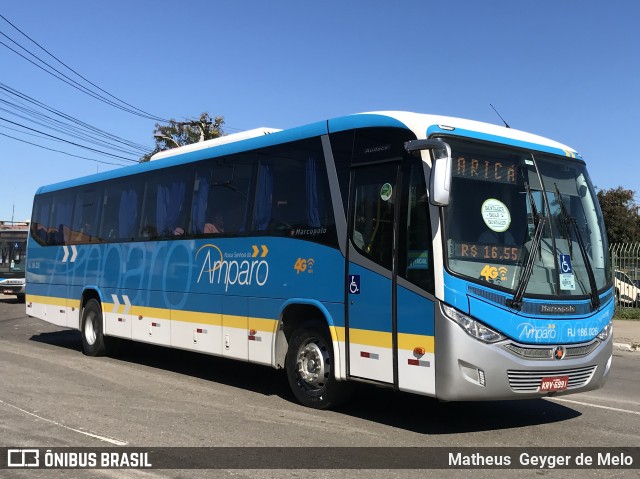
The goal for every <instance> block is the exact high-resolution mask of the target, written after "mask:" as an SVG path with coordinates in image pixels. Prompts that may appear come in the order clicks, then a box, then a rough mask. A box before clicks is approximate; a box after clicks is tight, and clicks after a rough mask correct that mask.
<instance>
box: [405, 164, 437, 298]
mask: <svg viewBox="0 0 640 479" xmlns="http://www.w3.org/2000/svg"><path fill="white" fill-rule="evenodd" d="M405 178H407V182H408V189H409V191H408V196H407V199H406V201H407V207H406V208H402V211H403V213H402V214H403V216H404V219H403V221H404V224H405V225H406V230H405V231H404V235H403V236H404V237H403V238H402V239H401V243H404V245H405V247H404V248H400V251H401V252H402V254H401V256H400V259H399V268H398V269H399V271H398V274H399V275H400V276H401V277H403V278H405V279H406V280H408V281H410V282H411V283H413V284H415V285H416V286H418V287H420V288H422V289H423V290H425V291H428V292H430V293H434V292H435V285H434V275H433V241H432V238H431V221H430V217H429V199H428V196H427V188H426V184H425V179H424V170H423V166H422V164H421V163H419V162H414V163H413V164H412V165H411V166H410V167H409V168H408V172H407V174H406V176H405Z"/></svg>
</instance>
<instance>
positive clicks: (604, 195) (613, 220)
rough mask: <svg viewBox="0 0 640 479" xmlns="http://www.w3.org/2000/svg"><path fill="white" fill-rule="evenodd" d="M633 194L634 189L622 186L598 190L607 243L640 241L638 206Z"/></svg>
mask: <svg viewBox="0 0 640 479" xmlns="http://www.w3.org/2000/svg"><path fill="white" fill-rule="evenodd" d="M634 196H635V191H633V190H625V189H624V188H623V187H622V186H618V187H617V188H611V189H609V190H600V191H598V201H599V202H600V207H601V208H602V215H603V216H604V224H605V227H606V229H607V238H608V240H609V244H612V243H631V242H637V241H640V216H638V208H639V206H638V205H637V204H636V202H635V201H634V199H633V198H634Z"/></svg>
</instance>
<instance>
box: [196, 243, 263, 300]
mask: <svg viewBox="0 0 640 479" xmlns="http://www.w3.org/2000/svg"><path fill="white" fill-rule="evenodd" d="M268 254H269V249H268V248H267V247H266V245H261V247H258V246H256V245H253V246H252V249H251V251H235V252H232V253H227V252H223V251H222V250H221V249H220V248H218V247H217V246H216V245H214V244H206V245H204V246H202V247H201V248H200V249H199V250H198V251H196V264H199V265H200V272H199V274H198V279H197V282H198V283H200V282H201V281H205V282H208V283H209V284H224V290H225V292H227V291H228V290H229V286H234V285H238V286H252V285H258V286H264V285H265V284H266V283H267V280H268V279H269V262H268V261H267V260H266V259H265V258H266V256H267V255H268Z"/></svg>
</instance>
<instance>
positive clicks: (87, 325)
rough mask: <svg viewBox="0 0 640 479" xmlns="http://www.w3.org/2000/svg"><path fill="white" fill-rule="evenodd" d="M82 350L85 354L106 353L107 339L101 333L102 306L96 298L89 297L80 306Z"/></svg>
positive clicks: (100, 354) (96, 354) (101, 354)
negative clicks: (85, 302) (82, 305)
mask: <svg viewBox="0 0 640 479" xmlns="http://www.w3.org/2000/svg"><path fill="white" fill-rule="evenodd" d="M80 333H81V334H80V336H81V337H82V352H83V353H84V354H86V355H87V356H104V355H105V354H107V344H108V339H109V338H105V337H104V334H103V333H102V307H101V306H100V303H99V302H98V301H97V300H96V299H93V298H92V299H90V300H89V301H87V304H85V305H84V308H82V326H81V329H80Z"/></svg>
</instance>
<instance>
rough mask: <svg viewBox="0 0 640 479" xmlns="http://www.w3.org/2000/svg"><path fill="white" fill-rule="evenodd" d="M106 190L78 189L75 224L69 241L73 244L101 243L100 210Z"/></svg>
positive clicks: (92, 187)
mask: <svg viewBox="0 0 640 479" xmlns="http://www.w3.org/2000/svg"><path fill="white" fill-rule="evenodd" d="M103 196H104V190H103V188H101V187H95V186H90V187H81V188H79V189H76V195H75V206H74V209H73V222H72V224H71V232H70V235H71V236H70V238H69V241H70V242H71V243H96V242H98V241H99V237H98V229H99V227H100V225H99V221H100V210H101V209H102V203H103Z"/></svg>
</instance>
